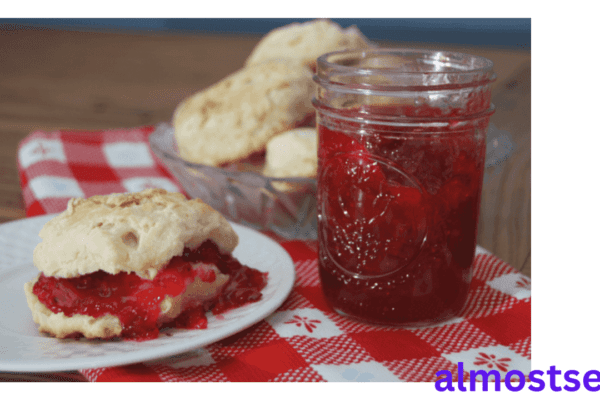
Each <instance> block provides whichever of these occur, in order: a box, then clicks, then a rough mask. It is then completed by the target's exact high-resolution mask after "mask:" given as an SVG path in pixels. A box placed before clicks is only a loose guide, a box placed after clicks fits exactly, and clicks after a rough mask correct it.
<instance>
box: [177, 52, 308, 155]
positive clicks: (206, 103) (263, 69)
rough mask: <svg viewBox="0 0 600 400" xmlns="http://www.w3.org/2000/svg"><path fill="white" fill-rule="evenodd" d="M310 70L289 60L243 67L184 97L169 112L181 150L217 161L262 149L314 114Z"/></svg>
mask: <svg viewBox="0 0 600 400" xmlns="http://www.w3.org/2000/svg"><path fill="white" fill-rule="evenodd" d="M313 95H314V83H313V80H312V73H311V71H310V70H309V69H308V68H306V67H305V66H303V65H301V64H299V63H298V62H294V61H267V62H264V63H261V64H257V65H252V66H248V67H245V68H243V69H241V70H239V71H237V72H236V73H234V74H232V75H230V76H228V77H227V78H225V79H223V80H222V81H220V82H218V83H216V84H215V85H213V86H211V87H209V88H207V89H205V90H202V91H200V92H198V93H196V94H194V95H192V96H191V97H189V98H187V99H186V100H184V101H183V102H182V103H181V104H179V106H178V107H177V108H176V110H175V113H174V115H173V128H174V137H175V141H176V142H177V146H178V150H179V154H180V156H181V157H182V158H183V159H185V160H187V161H190V162H194V163H198V164H204V165H211V166H219V165H222V164H226V163H231V162H235V161H239V160H243V159H245V158H247V157H249V156H251V155H252V154H255V153H257V152H261V151H264V148H265V146H266V143H267V142H268V141H269V139H271V138H272V137H273V136H275V135H277V134H278V133H281V132H284V131H286V130H289V129H292V128H295V127H297V126H300V125H301V124H302V123H303V121H305V120H306V119H307V118H309V117H310V116H311V115H314V109H313V108H312V105H311V98H312V96H313Z"/></svg>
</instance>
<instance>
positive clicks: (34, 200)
mask: <svg viewBox="0 0 600 400" xmlns="http://www.w3.org/2000/svg"><path fill="white" fill-rule="evenodd" d="M151 131H152V128H149V127H146V128H139V129H132V130H127V131H123V130H121V131H110V132H109V131H105V132H96V133H76V134H75V133H68V132H54V133H50V134H47V133H43V132H35V133H33V134H32V135H30V136H29V137H27V138H26V139H25V140H24V141H23V142H22V143H21V145H20V147H19V166H20V168H21V179H22V184H23V193H24V197H25V202H26V205H27V209H28V215H36V214H43V213H50V212H58V211H62V210H63V209H64V208H65V207H66V202H67V200H68V198H69V197H71V196H90V195H95V194H106V193H111V192H123V191H136V190H140V189H143V188H144V187H146V186H155V187H164V188H166V189H170V190H180V188H179V186H178V185H177V183H176V182H175V181H174V180H173V178H172V177H171V176H170V175H169V173H168V172H167V171H166V170H165V169H164V167H162V166H161V165H160V163H159V161H158V160H157V159H156V158H155V157H154V155H153V154H152V152H151V150H150V147H149V145H148V143H147V136H148V133H150V132H151ZM281 244H282V245H283V246H284V247H285V249H286V250H287V251H288V252H289V253H290V255H291V256H292V259H293V260H294V262H295V265H296V273H297V280H296V284H295V286H294V289H293V291H292V293H291V295H290V296H289V298H288V299H287V300H286V301H285V303H284V304H283V305H282V306H281V307H280V308H279V309H278V310H277V311H276V312H275V313H274V314H272V315H271V316H269V317H268V318H266V319H265V320H264V321H261V322H259V323H258V324H256V325H254V326H253V327H251V328H248V329H246V330H245V331H243V332H240V333H238V334H236V335H234V336H232V337H229V338H227V339H225V340H222V341H220V342H218V343H215V344H212V345H210V346H207V347H205V348H202V349H198V350H195V351H192V352H188V353H185V354H181V355H178V356H174V357H170V358H168V359H161V360H155V361H152V362H144V363H139V364H134V365H128V366H122V367H113V368H100V369H89V370H83V371H81V373H82V374H83V375H84V376H85V377H86V378H87V379H89V380H91V381H435V380H436V375H435V373H436V372H437V371H440V370H448V371H451V372H452V374H453V375H454V378H455V379H457V378H458V367H457V366H458V363H459V362H462V363H463V369H464V371H465V374H464V377H465V379H466V380H468V379H469V374H468V371H470V370H486V371H489V370H492V369H493V370H497V371H499V372H500V373H501V374H502V376H504V375H505V374H506V372H507V371H510V370H520V371H521V372H523V373H524V374H525V375H527V374H528V373H529V372H530V370H531V289H530V280H529V279H528V278H526V277H525V276H523V275H522V274H520V273H518V272H517V271H516V270H514V269H513V268H512V267H510V266H509V265H508V264H506V263H504V262H502V261H501V260H499V259H498V258H497V257H495V256H493V255H491V254H488V253H486V252H485V251H481V249H479V250H478V255H477V257H476V260H475V270H474V277H473V282H472V285H471V292H470V294H469V298H468V302H467V305H466V307H465V309H464V310H463V312H462V314H461V315H460V316H459V317H458V318H455V319H453V320H451V321H448V322H446V323H444V324H441V325H439V326H435V327H428V328H418V329H394V328H381V327H375V326H369V325H364V324H360V323H356V322H352V321H350V320H348V319H346V318H344V317H341V316H339V315H338V314H336V313H334V312H333V311H332V310H331V309H330V308H329V307H328V306H327V304H326V303H325V299H324V297H323V294H322V293H321V288H320V284H319V279H318V273H317V260H316V258H317V254H316V252H315V250H314V245H311V244H310V243H305V242H300V241H287V242H282V243H281Z"/></svg>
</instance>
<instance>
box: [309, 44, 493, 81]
mask: <svg viewBox="0 0 600 400" xmlns="http://www.w3.org/2000/svg"><path fill="white" fill-rule="evenodd" d="M352 54H355V55H360V56H362V57H361V58H363V59H366V56H367V55H395V56H416V55H423V56H430V60H434V61H442V62H444V61H448V60H452V59H453V60H457V59H461V58H463V59H467V58H468V59H470V60H471V61H472V63H476V64H478V65H477V67H473V68H468V67H467V68H464V69H461V70H452V71H449V70H440V71H404V70H401V69H399V68H398V67H373V68H365V67H356V66H349V65H343V64H338V63H335V62H332V61H330V59H331V58H333V57H336V56H344V55H347V56H350V55H352ZM319 67H321V68H319ZM493 67H494V63H493V62H492V61H491V60H489V59H487V58H485V57H482V56H475V55H471V54H467V53H461V52H454V51H443V50H426V49H408V48H373V49H358V50H339V51H333V52H330V53H325V54H323V55H321V56H320V57H318V58H317V75H318V73H319V69H323V68H330V69H338V70H340V71H347V72H351V71H355V72H356V73H357V74H360V75H366V74H373V73H377V72H386V73H391V72H393V73H394V74H395V75H423V74H427V75H435V74H475V73H476V74H481V73H486V72H492V70H493Z"/></svg>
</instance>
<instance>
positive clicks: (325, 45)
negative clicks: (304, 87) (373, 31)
mask: <svg viewBox="0 0 600 400" xmlns="http://www.w3.org/2000/svg"><path fill="white" fill-rule="evenodd" d="M369 47H371V44H370V42H369V41H368V40H367V38H366V37H365V36H364V35H363V34H362V33H361V32H360V30H359V29H358V28H357V27H356V26H351V27H349V28H346V29H343V28H342V27H341V26H340V25H338V24H336V23H335V22H333V21H330V20H327V19H317V20H313V21H308V22H304V23H297V22H295V23H293V24H289V25H285V26H282V27H280V28H277V29H273V30H272V31H270V32H269V33H267V34H266V35H265V36H264V37H263V38H262V39H261V40H260V42H258V44H257V45H256V47H254V50H252V53H250V56H249V57H248V58H247V59H246V65H255V64H260V63H262V62H264V61H266V60H273V59H275V60H282V59H291V60H297V61H299V62H301V63H302V64H304V65H306V66H308V67H310V68H311V69H312V70H313V71H314V70H315V67H316V62H317V58H318V57H320V56H321V55H323V54H325V53H329V52H332V51H337V50H352V49H366V48H369Z"/></svg>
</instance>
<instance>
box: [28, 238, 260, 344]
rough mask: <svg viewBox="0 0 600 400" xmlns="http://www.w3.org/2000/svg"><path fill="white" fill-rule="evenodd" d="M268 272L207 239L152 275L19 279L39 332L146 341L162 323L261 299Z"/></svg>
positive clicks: (179, 323) (196, 321)
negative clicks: (237, 258) (227, 252)
mask: <svg viewBox="0 0 600 400" xmlns="http://www.w3.org/2000/svg"><path fill="white" fill-rule="evenodd" d="M267 278H268V277H267V273H264V272H260V271H258V270H256V269H253V268H250V267H248V266H245V265H243V264H241V263H240V262H239V261H238V260H236V259H235V258H234V257H233V256H232V255H230V254H224V253H221V252H220V251H219V248H218V247H217V245H216V244H215V243H214V242H212V241H210V240H207V241H205V242H204V243H202V245H200V247H198V248H197V249H195V250H189V249H186V250H185V251H184V253H183V255H182V256H178V257H174V258H173V259H172V260H171V261H170V262H169V264H167V265H166V266H165V267H163V268H162V269H160V271H159V272H158V274H157V275H156V277H154V279H152V280H150V279H144V278H141V277H140V276H138V275H136V274H135V273H126V272H120V273H118V274H115V275H112V274H109V273H106V272H104V271H97V272H94V273H91V274H87V275H82V276H78V277H75V278H56V277H51V276H50V277H49V276H45V275H44V274H43V273H42V274H40V275H39V276H38V277H37V278H36V279H35V280H33V281H31V282H28V283H27V284H26V285H25V293H26V295H27V303H28V305H29V308H30V309H31V311H32V313H33V319H34V321H35V322H36V323H37V324H39V325H40V327H39V330H40V332H45V333H48V334H50V335H52V336H55V337H58V338H74V337H86V338H88V339H92V338H102V339H109V338H115V337H121V338H125V339H131V340H148V339H153V338H156V337H158V336H159V333H160V332H159V329H160V328H163V327H175V328H184V329H204V328H206V327H207V319H206V315H205V313H206V312H207V311H212V312H213V313H214V314H219V313H222V312H224V311H226V310H229V309H231V308H236V307H240V306H242V305H244V304H247V303H251V302H256V301H259V300H260V299H261V297H262V294H261V290H262V289H264V287H265V286H266V285H267Z"/></svg>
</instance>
